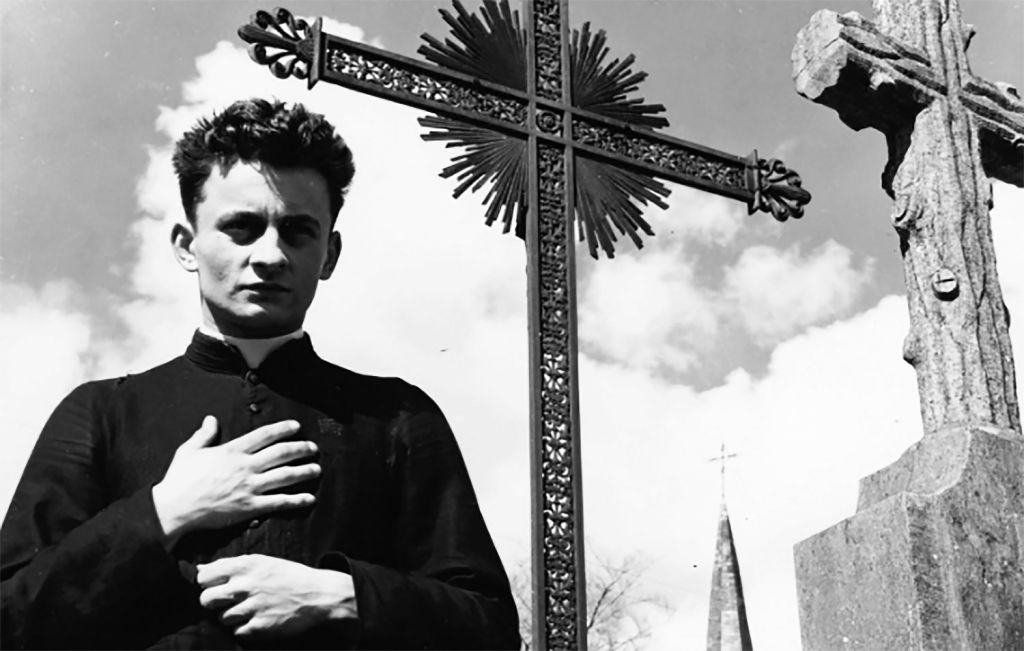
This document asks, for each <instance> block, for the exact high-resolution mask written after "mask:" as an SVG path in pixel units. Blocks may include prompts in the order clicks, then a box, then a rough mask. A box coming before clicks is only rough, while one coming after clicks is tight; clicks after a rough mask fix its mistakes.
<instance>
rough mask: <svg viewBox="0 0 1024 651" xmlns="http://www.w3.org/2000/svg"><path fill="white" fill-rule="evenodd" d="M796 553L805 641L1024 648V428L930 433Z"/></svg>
mask: <svg viewBox="0 0 1024 651" xmlns="http://www.w3.org/2000/svg"><path fill="white" fill-rule="evenodd" d="M794 553H795V560H796V575H797V592H798V596H799V604H800V626H801V636H802V640H803V646H804V648H805V649H807V650H808V651H821V650H829V649H868V650H871V651H875V650H882V649H898V650H900V651H903V650H910V649H941V650H945V649H1024V438H1022V437H1021V435H1020V434H1019V433H1016V432H1014V431H1012V430H997V429H996V428H988V427H970V428H956V429H951V430H947V431H944V432H939V433H937V434H933V435H928V436H926V437H925V439H924V440H922V441H920V442H918V443H917V444H915V445H914V446H913V447H911V448H910V449H909V450H907V451H906V452H905V453H904V454H903V456H902V457H901V458H900V459H899V460H898V461H897V462H896V463H894V464H892V465H891V466H889V467H887V468H885V469H883V470H881V471H879V472H877V473H875V474H873V475H870V476H868V477H865V478H864V479H862V480H861V485H860V499H859V504H858V505H857V513H856V515H854V516H853V517H851V518H848V519H846V520H844V521H842V522H840V523H839V524H837V525H835V526H833V527H831V528H829V529H827V530H825V531H823V532H821V533H819V534H817V535H815V536H812V537H811V538H808V539H807V540H804V541H802V542H800V543H798V544H797V545H796V547H795V550H794Z"/></svg>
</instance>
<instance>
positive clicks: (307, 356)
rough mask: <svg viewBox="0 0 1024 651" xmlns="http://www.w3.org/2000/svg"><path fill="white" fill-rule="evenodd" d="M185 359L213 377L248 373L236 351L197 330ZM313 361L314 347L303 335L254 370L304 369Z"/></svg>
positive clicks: (287, 343)
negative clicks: (223, 374)
mask: <svg viewBox="0 0 1024 651" xmlns="http://www.w3.org/2000/svg"><path fill="white" fill-rule="evenodd" d="M185 358H186V359H188V360H190V361H192V362H193V363H195V364H196V365H197V366H199V367H200V368H202V369H205V370H207V371H212V372H214V373H237V374H239V375H241V374H244V373H245V372H246V371H248V370H249V365H248V364H247V363H246V361H245V358H244V357H242V354H241V353H240V352H239V351H238V349H237V348H235V347H234V346H232V345H230V344H228V343H227V342H224V341H221V340H220V339H216V338H214V337H211V336H210V335H208V334H206V333H204V332H201V331H199V330H196V332H195V334H194V335H193V336H192V343H190V344H189V346H188V348H187V349H186V350H185ZM315 359H318V358H317V356H316V353H315V352H314V351H313V343H312V342H311V341H310V339H309V335H308V334H305V333H303V335H302V337H300V338H299V339H292V340H289V341H286V342H285V343H283V344H281V345H280V346H279V347H278V348H276V349H274V350H273V351H271V352H270V354H269V355H267V357H266V359H264V360H263V362H262V363H261V364H260V366H259V369H257V370H258V371H260V372H263V371H274V370H278V371H283V370H287V369H291V368H303V367H304V366H306V365H307V364H308V362H310V361H312V360H315ZM307 368H308V367H307Z"/></svg>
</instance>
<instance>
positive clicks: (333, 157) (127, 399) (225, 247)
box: [0, 100, 519, 649]
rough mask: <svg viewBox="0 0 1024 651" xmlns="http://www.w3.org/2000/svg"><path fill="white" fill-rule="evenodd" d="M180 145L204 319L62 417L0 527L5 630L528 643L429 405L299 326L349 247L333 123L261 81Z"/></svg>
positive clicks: (80, 643)
mask: <svg viewBox="0 0 1024 651" xmlns="http://www.w3.org/2000/svg"><path fill="white" fill-rule="evenodd" d="M174 165H175V170H176V172H177V174H178V179H179V183H180V189H181V197H182V204H183V206H184V211H185V215H186V219H185V220H183V221H182V223H179V224H177V225H175V226H174V228H173V231H172V234H171V239H172V243H173V246H174V251H175V255H176V257H177V259H178V262H179V263H180V264H181V266H182V267H184V268H185V269H186V270H188V271H190V272H193V273H195V274H196V275H197V279H198V283H199V298H200V304H201V307H202V323H201V325H200V327H199V330H198V331H197V332H196V334H195V336H194V338H193V340H192V342H191V344H190V345H189V346H188V349H187V350H186V351H185V354H184V355H183V356H181V357H178V358H176V359H174V360H172V361H170V362H168V363H166V364H163V365H161V366H158V367H156V368H154V369H151V370H149V371H146V372H144V373H141V374H139V375H132V376H128V377H124V378H119V379H116V380H103V381H98V382H90V383H87V384H84V385H82V386H81V387H79V388H78V389H76V390H75V391H73V392H72V393H71V394H70V395H69V396H68V397H67V398H65V399H64V401H63V402H62V403H61V404H60V405H59V406H58V407H57V409H56V411H55V412H54V413H53V415H52V416H51V417H50V420H49V421H48V422H47V424H46V426H45V428H44V429H43V432H42V434H41V435H40V438H39V441H38V443H37V444H36V447H35V449H34V451H33V453H32V456H31V458H30V459H29V462H28V464H27V466H26V469H25V473H24V475H23V476H22V479H21V483H20V484H19V486H18V489H17V491H16V493H15V496H14V499H13V501H12V503H11V507H10V510H9V511H8V514H7V517H6V519H5V521H4V523H3V529H2V532H0V542H2V564H3V568H2V581H3V587H2V607H3V621H2V635H3V646H4V648H41V647H46V648H164V649H169V648H178V649H201V648H202V649H206V648H217V649H231V648H249V647H252V646H260V645H267V646H270V647H272V648H289V649H296V648H352V647H358V648H394V649H412V648H475V649H483V648H518V646H519V634H518V618H517V615H516V609H515V605H514V603H513V600H512V597H511V594H510V590H509V585H508V580H507V578H506V575H505V572H504V570H503V569H502V566H501V562H500V560H499V559H498V556H497V554H496V552H495V550H494V546H493V544H492V542H491V539H490V536H489V534H488V532H487V529H486V527H485V525H484V522H483V518H482V517H481V515H480V511H479V508H478V507H477V503H476V499H475V497H474V493H473V488H472V486H471V484H470V481H469V477H468V475H467V473H466V469H465V466H464V464H463V461H462V457H461V455H460V453H459V450H458V447H457V445H456V442H455V439H454V437H453V436H452V433H451V431H450V429H449V427H448V424H447V423H446V421H445V419H444V416H443V415H442V414H441V412H440V410H439V409H438V408H437V406H436V405H435V404H434V403H433V402H432V401H431V400H430V398H428V397H427V396H426V395H425V394H424V393H423V392H421V391H420V390H418V389H416V388H415V387H413V386H411V385H409V384H406V383H405V382H403V381H401V380H399V379H394V378H375V377H369V376H364V375H359V374H356V373H353V372H351V371H348V370H345V369H343V368H339V367H337V366H334V365H332V364H329V363H327V362H325V361H323V360H322V359H320V358H319V357H317V355H316V354H315V353H314V351H313V348H312V345H311V344H310V340H309V337H308V336H306V335H305V334H303V331H302V323H303V319H304V317H305V314H306V310H307V309H308V308H309V306H310V304H311V302H312V300H313V296H314V294H315V292H316V288H317V283H318V282H319V281H320V280H327V279H328V278H330V276H331V273H332V272H333V270H334V266H335V264H336V263H337V261H338V256H339V254H340V252H341V239H340V236H339V235H338V233H337V232H335V231H334V222H335V220H336V218H337V215H338V211H339V210H340V209H341V206H342V203H343V202H344V193H345V190H346V188H347V187H348V184H349V182H350V181H351V178H352V174H353V166H352V157H351V153H350V152H349V149H348V147H347V146H346V145H345V143H344V141H343V140H342V139H341V138H340V137H338V136H337V135H335V133H334V128H333V127H332V126H331V125H330V124H329V123H328V122H327V121H325V120H324V119H323V116H320V115H317V114H313V113H309V112H307V111H306V110H305V109H304V108H303V107H302V106H301V105H295V106H293V107H291V108H289V107H286V106H285V105H284V104H282V103H280V102H273V103H272V102H267V101H263V100H249V101H243V102H237V103H235V104H233V105H232V106H230V107H229V108H228V109H227V110H225V111H224V112H223V113H221V114H219V115H215V116H214V117H213V118H212V119H210V120H202V121H200V122H199V123H198V124H197V125H196V126H195V127H194V128H193V129H192V130H191V131H190V132H189V133H187V134H186V135H185V136H184V137H183V138H182V139H181V140H180V141H179V142H178V144H177V148H176V151H175V155H174Z"/></svg>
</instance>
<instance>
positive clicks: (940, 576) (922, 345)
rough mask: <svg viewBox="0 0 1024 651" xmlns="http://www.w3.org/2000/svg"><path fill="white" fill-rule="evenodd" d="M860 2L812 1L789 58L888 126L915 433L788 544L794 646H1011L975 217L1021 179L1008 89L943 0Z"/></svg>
mask: <svg viewBox="0 0 1024 651" xmlns="http://www.w3.org/2000/svg"><path fill="white" fill-rule="evenodd" d="M873 7H874V11H875V16H876V18H875V20H874V21H868V20H865V19H864V18H862V17H861V16H859V15H857V14H855V13H848V14H843V15H838V14H836V13H835V12H832V11H820V12H818V13H817V14H815V15H814V16H813V18H812V19H811V21H810V23H809V24H808V25H807V26H806V27H805V28H804V29H803V30H802V31H801V32H800V34H799V36H798V37H797V44H796V47H795V49H794V51H793V72H794V79H795V81H796V87H797V90H798V92H799V93H800V94H802V95H804V96H805V97H807V98H808V99H811V100H813V101H815V102H819V103H821V104H824V105H826V106H829V107H831V108H833V109H835V110H836V111H837V112H838V113H839V117H840V118H841V119H842V121H843V122H845V123H846V124H847V125H848V126H850V127H852V128H854V129H858V130H859V129H863V128H864V127H873V128H875V129H877V130H879V131H881V132H882V133H883V134H885V136H886V139H887V142H888V149H889V160H888V163H887V165H886V168H885V170H884V172H883V174H882V185H883V187H884V189H885V190H886V192H887V193H888V194H889V195H890V196H891V197H892V198H893V201H894V204H893V209H892V213H891V219H892V223H893V225H894V226H895V228H896V232H897V234H898V235H899V241H900V250H901V252H902V255H903V262H904V275H905V280H906V285H907V300H908V303H909V308H910V333H909V335H908V336H907V338H906V341H905V344H904V358H905V359H906V360H907V361H908V362H909V363H910V364H911V365H913V366H914V369H915V370H916V372H917V378H918V389H919V393H920V398H921V417H922V421H923V425H924V437H923V438H922V440H921V441H920V442H918V443H917V444H915V445H914V446H913V447H911V448H910V449H909V450H908V451H907V452H905V453H904V455H903V456H902V457H901V458H900V459H899V460H897V461H896V462H895V463H893V464H892V465H890V466H889V467H887V468H884V469H883V470H880V471H878V472H876V473H874V474H872V475H870V476H868V477H865V478H864V479H862V480H861V486H860V497H859V502H858V506H857V513H856V514H855V515H854V516H852V517H850V518H848V519H846V520H844V521H843V522H841V523H839V524H837V525H835V526H834V527H831V528H829V529H827V530H826V531H823V532H821V533H819V534H816V535H815V536H812V537H811V538H809V539H807V540H805V541H802V542H801V543H799V544H798V545H797V546H796V548H795V557H796V559H795V560H796V572H797V584H798V594H799V598H800V617H801V632H802V636H803V644H804V646H805V648H822V649H824V648H829V649H847V648H850V649H852V648H886V649H896V648H899V649H909V648H914V649H925V648H927V649H932V648H934V649H947V648H974V649H1009V648H1024V572H1022V571H1021V568H1022V567H1024V437H1022V436H1021V421H1020V410H1019V404H1018V398H1017V390H1016V386H1015V377H1014V363H1013V354H1012V351H1011V346H1010V336H1009V314H1008V312H1007V309H1006V306H1005V305H1004V304H1003V297H1002V293H1001V290H1000V287H999V281H998V276H997V273H996V261H995V253H994V250H993V243H992V233H991V229H990V224H989V209H990V208H991V205H992V190H991V183H990V181H989V179H990V178H995V179H999V180H1002V181H1005V182H1007V183H1012V184H1014V185H1017V186H1024V103H1022V102H1021V99H1020V97H1019V95H1018V94H1017V92H1016V90H1014V89H1013V88H1011V87H1009V86H1006V85H997V84H992V83H989V82H987V81H984V80H982V79H979V78H977V77H975V76H974V75H973V74H971V71H970V68H969V66H968V63H967V47H968V45H969V43H970V40H971V37H972V36H973V31H974V30H973V28H972V27H971V26H969V25H966V24H965V23H964V22H963V20H962V18H961V14H960V7H959V4H958V2H957V0H874V2H873Z"/></svg>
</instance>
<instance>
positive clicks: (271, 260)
mask: <svg viewBox="0 0 1024 651" xmlns="http://www.w3.org/2000/svg"><path fill="white" fill-rule="evenodd" d="M249 262H250V264H252V265H253V266H254V267H265V268H276V267H283V266H284V265H285V264H287V263H288V256H287V255H286V254H285V252H284V249H283V248H282V242H281V237H280V235H279V234H278V232H277V229H275V228H268V229H267V230H265V231H264V232H263V235H261V236H260V237H259V238H258V239H257V240H256V241H255V242H253V243H252V249H251V252H250V254H249Z"/></svg>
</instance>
